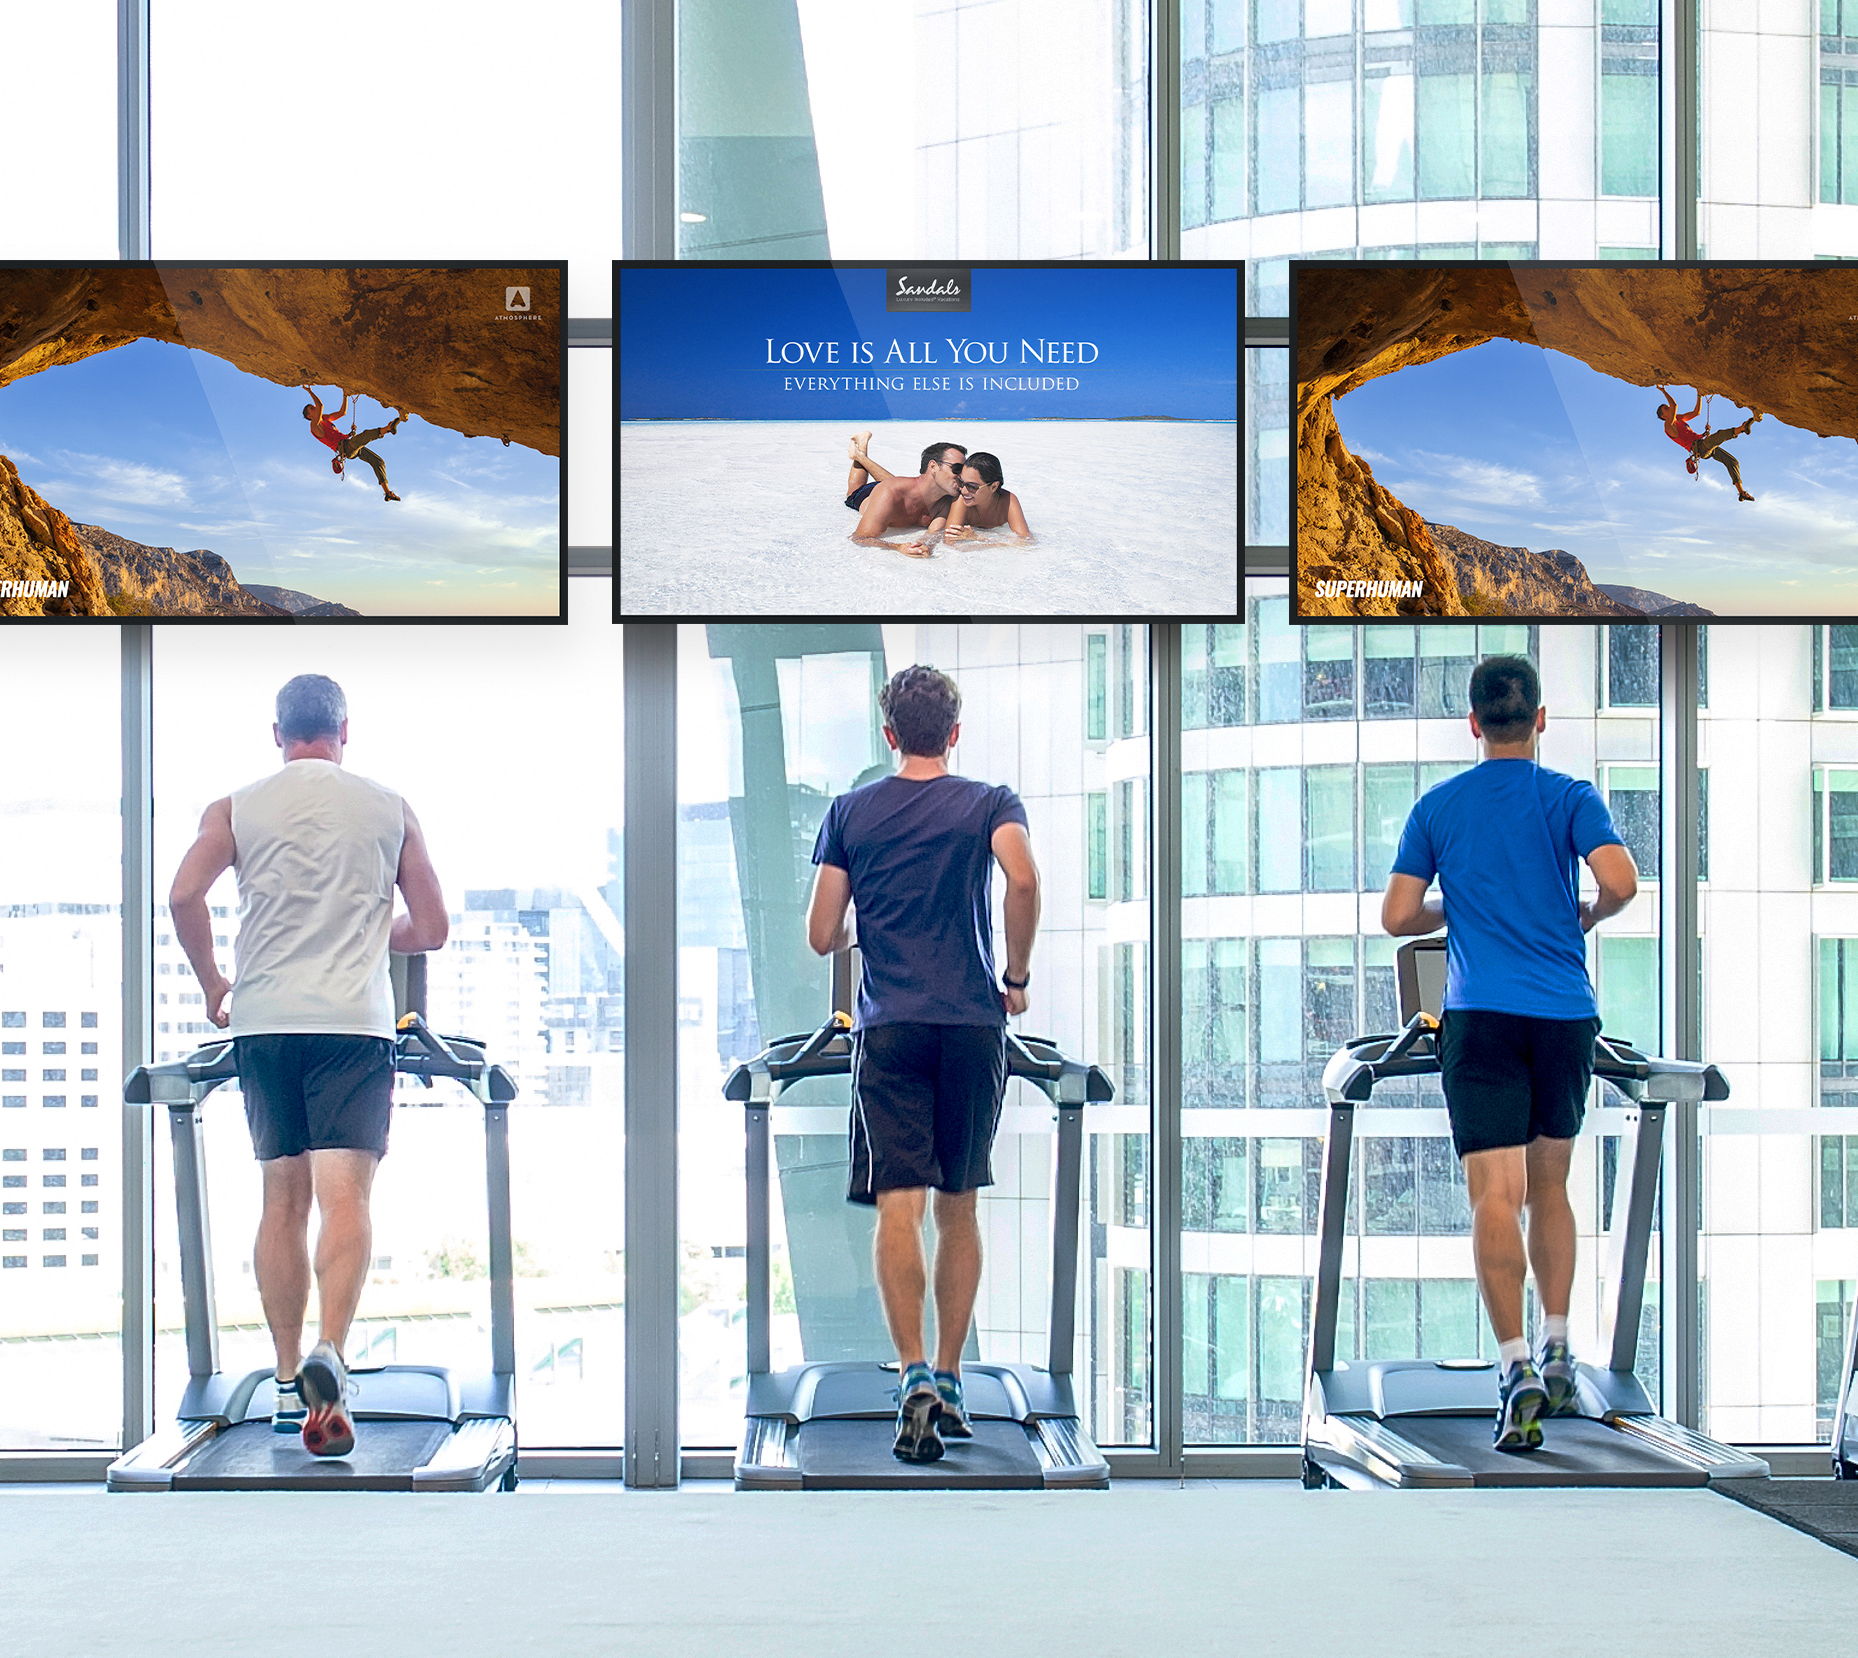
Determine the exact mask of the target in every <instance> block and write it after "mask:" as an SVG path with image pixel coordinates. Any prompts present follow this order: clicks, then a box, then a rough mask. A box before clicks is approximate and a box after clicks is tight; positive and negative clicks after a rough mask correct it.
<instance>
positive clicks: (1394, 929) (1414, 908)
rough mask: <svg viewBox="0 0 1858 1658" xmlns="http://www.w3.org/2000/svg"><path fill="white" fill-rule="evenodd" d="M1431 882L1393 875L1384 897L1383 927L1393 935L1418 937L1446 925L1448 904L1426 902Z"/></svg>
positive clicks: (1388, 881)
mask: <svg viewBox="0 0 1858 1658" xmlns="http://www.w3.org/2000/svg"><path fill="white" fill-rule="evenodd" d="M1431 884H1432V883H1431V882H1430V881H1422V880H1421V879H1420V878H1419V877H1418V876H1417V875H1389V876H1388V877H1387V891H1386V893H1385V894H1384V895H1383V896H1382V898H1381V928H1382V930H1383V931H1384V932H1386V933H1387V934H1388V935H1389V936H1390V937H1393V938H1405V937H1409V936H1410V937H1414V938H1418V937H1422V936H1423V935H1424V934H1426V933H1436V932H1437V931H1438V930H1439V929H1440V928H1441V927H1443V926H1444V925H1445V909H1444V906H1443V905H1441V904H1428V903H1427V902H1426V890H1427V888H1428V887H1430V886H1431Z"/></svg>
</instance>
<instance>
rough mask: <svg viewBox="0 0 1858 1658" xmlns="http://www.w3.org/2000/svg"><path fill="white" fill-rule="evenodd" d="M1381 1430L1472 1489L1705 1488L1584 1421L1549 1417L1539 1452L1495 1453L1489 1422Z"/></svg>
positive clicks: (1694, 1471)
mask: <svg viewBox="0 0 1858 1658" xmlns="http://www.w3.org/2000/svg"><path fill="white" fill-rule="evenodd" d="M1387 1426H1388V1427H1390V1428H1391V1429H1393V1431H1394V1432H1395V1433H1397V1434H1399V1435H1400V1437H1401V1438H1402V1439H1410V1440H1411V1441H1412V1442H1413V1443H1414V1444H1415V1445H1417V1446H1418V1447H1419V1448H1420V1449H1421V1450H1422V1451H1430V1452H1431V1453H1432V1454H1433V1455H1434V1456H1435V1457H1437V1458H1439V1460H1440V1461H1441V1462H1455V1463H1457V1464H1458V1465H1459V1467H1461V1468H1468V1469H1469V1470H1470V1471H1471V1481H1472V1483H1473V1484H1474V1485H1705V1484H1707V1483H1708V1478H1707V1476H1706V1475H1705V1474H1704V1473H1703V1471H1702V1470H1701V1469H1700V1468H1692V1467H1691V1466H1690V1465H1689V1464H1687V1463H1683V1462H1679V1461H1678V1460H1677V1459H1676V1458H1674V1457H1671V1456H1668V1455H1666V1454H1665V1453H1663V1452H1661V1451H1659V1450H1657V1449H1656V1448H1655V1447H1653V1446H1650V1445H1647V1444H1645V1443H1643V1442H1642V1441H1640V1440H1637V1439H1634V1438H1633V1437H1632V1436H1631V1435H1630V1434H1627V1433H1622V1432H1621V1431H1620V1430H1619V1429H1617V1428H1609V1427H1608V1426H1607V1425H1606V1424H1605V1423H1604V1422H1595V1421H1593V1420H1592V1419H1591V1418H1589V1417H1580V1416H1563V1417H1552V1418H1550V1419H1549V1420H1548V1421H1545V1422H1544V1423H1543V1424H1542V1449H1541V1450H1539V1451H1532V1452H1529V1453H1528V1454H1526V1455H1525V1454H1520V1453H1517V1452H1513V1451H1499V1450H1497V1449H1496V1448H1495V1447H1494V1446H1493V1445H1492V1444H1491V1443H1490V1430H1491V1418H1490V1417H1488V1416H1396V1417H1392V1418H1390V1419H1389V1420H1388V1423H1387Z"/></svg>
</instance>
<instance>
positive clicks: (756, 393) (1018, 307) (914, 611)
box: [614, 260, 1242, 618]
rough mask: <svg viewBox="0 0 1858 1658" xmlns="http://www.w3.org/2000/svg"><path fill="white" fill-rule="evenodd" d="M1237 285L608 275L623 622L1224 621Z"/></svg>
mask: <svg viewBox="0 0 1858 1658" xmlns="http://www.w3.org/2000/svg"><path fill="white" fill-rule="evenodd" d="M1240 275H1241V273H1240V268H1239V267H1238V266H1237V265H1236V264H1231V263H1218V262H1212V261H1183V262H1179V263H1173V264H1134V263H1129V262H1108V263H1095V262H1090V261H1079V262H1076V263H1064V264H1026V263H984V264H966V265H964V264H953V263H948V264H914V265H896V264H893V265H881V264H857V263H839V264H826V263H754V264H731V263H726V262H720V261H710V260H704V261H701V262H689V263H676V264H673V263H662V262H622V263H621V264H619V265H618V266H616V268H615V282H616V292H615V295H614V315H615V317H616V318H617V321H618V329H619V333H618V349H619V373H618V376H617V381H616V404H617V409H616V413H617V419H616V422H615V427H614V430H615V434H616V447H617V451H618V453H617V457H616V465H617V471H618V477H619V506H618V512H617V515H616V516H617V524H616V529H617V546H616V550H615V559H616V567H617V573H618V580H617V582H616V583H615V589H616V591H615V599H614V604H615V611H616V614H617V615H619V616H622V617H647V616H670V615H680V616H718V617H722V616H743V615H752V616H761V617H768V618H773V617H781V616H788V617H797V616H808V617H812V616H818V615H821V614H826V613H853V614H857V615H861V616H868V615H895V616H926V615H963V616H983V615H1015V616H1019V615H1052V616H1059V615H1062V616H1080V615H1093V616H1104V615H1126V616H1186V615H1193V616H1220V617H1229V616H1231V615H1233V614H1234V613H1235V612H1236V610H1237V606H1238V591H1239V503H1240V483H1239V441H1238V414H1239V387H1238V367H1239V316H1240V304H1241V298H1240V296H1241V293H1242V284H1241V281H1240Z"/></svg>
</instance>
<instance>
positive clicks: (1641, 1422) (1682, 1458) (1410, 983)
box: [1303, 938, 1769, 1490]
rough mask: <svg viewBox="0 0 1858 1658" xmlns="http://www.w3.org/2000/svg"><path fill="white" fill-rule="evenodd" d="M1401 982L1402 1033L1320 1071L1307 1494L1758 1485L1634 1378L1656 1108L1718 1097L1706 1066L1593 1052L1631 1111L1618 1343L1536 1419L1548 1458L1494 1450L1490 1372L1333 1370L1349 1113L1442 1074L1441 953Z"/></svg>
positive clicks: (1408, 960) (1752, 1471)
mask: <svg viewBox="0 0 1858 1658" xmlns="http://www.w3.org/2000/svg"><path fill="white" fill-rule="evenodd" d="M1397 968H1398V978H1399V984H1400V999H1401V1009H1400V1011H1401V1015H1402V1017H1403V1018H1405V1019H1406V1021H1407V1023H1406V1027H1405V1029H1404V1030H1402V1031H1401V1032H1400V1033H1399V1034H1398V1035H1391V1036H1366V1037H1360V1038H1357V1039H1356V1040H1355V1041H1353V1042H1350V1043H1348V1044H1347V1045H1346V1046H1345V1047H1343V1048H1341V1049H1339V1050H1338V1051H1337V1052H1336V1053H1335V1054H1334V1056H1333V1057H1332V1058H1331V1059H1330V1061H1329V1063H1328V1065H1327V1066H1326V1067H1325V1068H1324V1071H1323V1091H1324V1093H1325V1094H1326V1095H1327V1097H1328V1101H1329V1137H1328V1144H1327V1148H1326V1151H1325V1155H1324V1158H1323V1174H1322V1200H1321V1207H1320V1209H1319V1211H1318V1215H1319V1220H1318V1229H1319V1232H1320V1241H1321V1251H1320V1256H1319V1264H1318V1272H1317V1280H1316V1306H1315V1316H1314V1320H1313V1323H1312V1327H1311V1332H1310V1350H1309V1366H1308V1371H1307V1373H1306V1387H1305V1393H1304V1413H1303V1483H1304V1485H1305V1486H1306V1487H1310V1488H1312V1489H1314V1488H1317V1487H1323V1486H1328V1487H1335V1486H1345V1487H1349V1488H1352V1489H1357V1490H1366V1489H1375V1488H1386V1487H1432V1488H1439V1487H1464V1486H1573V1485H1581V1486H1600V1485H1607V1486H1701V1485H1707V1484H1709V1483H1711V1482H1712V1481H1714V1480H1721V1479H1751V1478H1754V1479H1765V1478H1766V1477H1767V1476H1768V1472H1769V1470H1768V1465H1767V1463H1766V1462H1765V1461H1763V1460H1762V1459H1761V1458H1759V1457H1754V1456H1750V1455H1748V1454H1747V1453H1746V1452H1744V1451H1739V1450H1736V1449H1735V1448H1734V1447H1732V1446H1728V1445H1722V1444H1719V1443H1717V1442H1716V1441H1715V1440H1713V1439H1708V1438H1706V1437H1705V1436H1704V1435H1702V1434H1700V1433H1697V1432H1696V1431H1695V1430H1693V1429H1691V1428H1687V1427H1684V1426H1683V1425H1682V1424H1680V1423H1677V1422H1673V1421H1670V1420H1669V1419H1667V1418H1665V1417H1662V1416H1660V1415H1659V1414H1658V1412H1657V1410H1656V1408H1655V1407H1654V1405H1653V1403H1652V1400H1651V1397H1650V1395H1649V1394H1648V1393H1647V1392H1646V1391H1645V1388H1644V1386H1643V1385H1642V1384H1641V1383H1640V1381H1639V1379H1638V1378H1637V1377H1636V1376H1635V1375H1634V1374H1633V1359H1634V1355H1635V1352H1636V1349H1637V1345H1638V1332H1639V1309H1640V1305H1641V1302H1642V1300H1643V1297H1644V1290H1645V1266H1646V1257H1647V1253H1648V1250H1649V1247H1650V1242H1651V1234H1652V1228H1653V1221H1654V1214H1655V1210H1656V1206H1657V1197H1658V1171H1659V1163H1660V1160H1661V1158H1662V1155H1663V1149H1664V1117H1665V1107H1666V1106H1667V1105H1668V1104H1669V1103H1670V1102H1672V1101H1673V1100H1688V1101H1702V1100H1722V1099H1727V1098H1728V1097H1729V1085H1728V1083H1727V1082H1726V1081H1725V1080H1724V1078H1723V1075H1722V1073H1721V1072H1720V1071H1719V1070H1717V1068H1716V1067H1715V1066H1714V1065H1702V1064H1694V1063H1691V1062H1689V1061H1685V1060H1677V1059H1656V1058H1651V1057H1648V1056H1647V1055H1645V1054H1642V1053H1640V1052H1638V1051H1637V1050H1636V1049H1634V1048H1632V1047H1629V1046H1628V1045H1627V1044H1626V1043H1624V1042H1620V1041H1615V1040H1613V1039H1611V1038H1609V1037H1606V1036H1600V1037H1598V1038H1596V1039H1595V1042H1594V1075H1595V1076H1596V1077H1598V1078H1601V1079H1602V1080H1603V1081H1605V1082H1606V1083H1608V1084H1610V1085H1611V1086H1612V1087H1613V1088H1615V1089H1617V1090H1618V1091H1619V1092H1620V1093H1621V1094H1623V1095H1625V1097H1626V1098H1627V1099H1628V1100H1629V1101H1630V1102H1631V1103H1632V1104H1633V1105H1634V1106H1635V1107H1636V1110H1637V1122H1636V1125H1635V1128H1634V1132H1633V1134H1632V1136H1631V1138H1630V1144H1631V1148H1632V1155H1631V1164H1630V1168H1629V1169H1628V1168H1627V1167H1624V1166H1622V1167H1621V1169H1620V1174H1619V1181H1618V1184H1617V1186H1616V1188H1615V1190H1616V1191H1617V1192H1619V1193H1621V1194H1623V1197H1624V1202H1625V1220H1624V1225H1623V1247H1622V1249H1621V1253H1620V1266H1619V1276H1618V1294H1617V1297H1616V1300H1615V1313H1614V1321H1613V1338H1612V1345H1611V1351H1610V1354H1609V1356H1608V1358H1607V1361H1606V1363H1605V1364H1604V1365H1598V1364H1588V1363H1581V1364H1580V1365H1579V1367H1578V1368H1579V1379H1578V1383H1577V1387H1578V1402H1579V1407H1580V1414H1579V1415H1578V1416H1571V1417H1552V1418H1549V1419H1547V1420H1546V1421H1544V1422H1543V1424H1542V1429H1543V1436H1544V1440H1545V1443H1544V1444H1543V1447H1542V1449H1540V1450H1539V1451H1534V1452H1531V1453H1528V1454H1518V1453H1514V1452H1504V1451H1498V1450H1496V1449H1495V1448H1494V1447H1493V1446H1492V1444H1491V1427H1492V1423H1493V1422H1494V1420H1495V1416H1496V1410H1497V1393H1498V1378H1497V1367H1496V1363H1495V1361H1494V1360H1490V1359H1475V1358H1464V1359H1370V1360H1359V1359H1353V1360H1351V1359H1338V1358H1336V1356H1335V1332H1336V1307H1337V1302H1338V1300H1339V1295H1340V1285H1341V1279H1342V1257H1343V1248H1344V1232H1345V1228H1346V1224H1347V1208H1348V1202H1347V1199H1348V1192H1349V1159H1350V1151H1351V1148H1352V1144H1353V1134H1354V1118H1355V1110H1356V1108H1357V1107H1358V1106H1361V1105H1365V1104H1368V1103H1369V1102H1370V1101H1371V1099H1372V1097H1373V1093H1374V1089H1375V1087H1376V1085H1377V1084H1378V1083H1380V1082H1382V1081H1386V1080H1391V1079H1393V1078H1399V1077H1412V1076H1423V1075H1436V1074H1437V1072H1438V1069H1439V1056H1438V1045H1437V1036H1438V1015H1439V1011H1440V1009H1441V1007H1442V1005H1443V1002H1444V990H1445V941H1444V939H1443V938H1427V939H1419V940H1415V941H1413V942H1411V943H1408V944H1404V945H1402V946H1401V947H1400V949H1399V951H1398V952H1397ZM1622 1164H1623V1159H1622Z"/></svg>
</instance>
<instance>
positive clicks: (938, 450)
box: [916, 443, 968, 472]
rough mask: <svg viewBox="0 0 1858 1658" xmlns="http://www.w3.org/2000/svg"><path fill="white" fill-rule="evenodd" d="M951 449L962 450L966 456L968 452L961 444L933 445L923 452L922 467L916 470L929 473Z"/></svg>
mask: <svg viewBox="0 0 1858 1658" xmlns="http://www.w3.org/2000/svg"><path fill="white" fill-rule="evenodd" d="M951 449H960V450H961V452H962V454H964V455H965V454H966V453H967V452H968V451H967V450H966V449H965V448H962V446H961V445H960V444H959V443H932V444H930V445H929V447H928V448H927V449H925V450H924V451H923V460H922V465H921V466H919V467H917V469H916V470H917V471H918V472H927V471H928V470H929V468H930V467H931V466H932V465H934V464H935V462H937V461H939V460H940V459H941V458H942V457H943V456H944V455H946V454H947V453H948V452H949V450H951Z"/></svg>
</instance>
